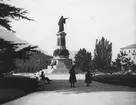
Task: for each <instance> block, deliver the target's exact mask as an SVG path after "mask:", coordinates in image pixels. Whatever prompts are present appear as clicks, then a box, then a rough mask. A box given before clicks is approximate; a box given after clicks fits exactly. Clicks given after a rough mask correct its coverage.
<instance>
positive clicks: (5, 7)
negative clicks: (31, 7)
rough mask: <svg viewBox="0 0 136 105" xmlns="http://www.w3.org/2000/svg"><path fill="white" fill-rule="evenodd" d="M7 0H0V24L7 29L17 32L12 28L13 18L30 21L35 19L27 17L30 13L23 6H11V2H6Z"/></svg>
mask: <svg viewBox="0 0 136 105" xmlns="http://www.w3.org/2000/svg"><path fill="white" fill-rule="evenodd" d="M4 1H5V0H0V25H1V26H3V27H5V28H6V29H7V30H9V31H12V32H15V31H14V30H12V26H11V25H10V22H11V20H12V19H14V20H20V19H26V20H29V21H33V20H32V19H30V18H28V17H26V16H25V15H26V14H27V13H28V12H27V11H26V10H24V9H23V8H18V7H15V6H11V5H10V4H5V3H4Z"/></svg>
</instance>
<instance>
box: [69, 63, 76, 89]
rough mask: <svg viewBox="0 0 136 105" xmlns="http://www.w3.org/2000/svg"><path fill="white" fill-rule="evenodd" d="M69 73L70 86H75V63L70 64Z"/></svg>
mask: <svg viewBox="0 0 136 105" xmlns="http://www.w3.org/2000/svg"><path fill="white" fill-rule="evenodd" d="M69 73H70V77H69V82H70V86H71V88H72V87H75V83H76V82H77V80H76V75H75V65H73V66H72V68H71V69H70V71H69Z"/></svg>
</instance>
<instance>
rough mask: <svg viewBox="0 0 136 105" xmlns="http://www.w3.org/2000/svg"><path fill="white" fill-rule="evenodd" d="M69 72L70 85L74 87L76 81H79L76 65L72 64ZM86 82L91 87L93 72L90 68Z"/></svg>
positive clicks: (86, 75)
mask: <svg viewBox="0 0 136 105" xmlns="http://www.w3.org/2000/svg"><path fill="white" fill-rule="evenodd" d="M69 74H70V77H69V82H70V86H71V88H73V87H74V88H75V83H76V82H77V79H76V73H75V65H73V66H72V68H71V69H70V71H69ZM85 83H86V86H87V87H89V86H90V83H92V74H91V73H90V71H89V70H88V71H87V73H86V74H85Z"/></svg>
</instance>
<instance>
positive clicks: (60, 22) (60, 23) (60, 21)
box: [58, 16, 68, 32]
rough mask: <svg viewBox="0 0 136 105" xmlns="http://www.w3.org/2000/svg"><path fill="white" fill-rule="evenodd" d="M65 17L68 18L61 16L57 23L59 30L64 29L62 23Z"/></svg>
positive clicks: (64, 21)
mask: <svg viewBox="0 0 136 105" xmlns="http://www.w3.org/2000/svg"><path fill="white" fill-rule="evenodd" d="M66 19H68V18H63V16H61V18H60V20H59V22H58V25H59V32H62V31H64V24H65V23H66Z"/></svg>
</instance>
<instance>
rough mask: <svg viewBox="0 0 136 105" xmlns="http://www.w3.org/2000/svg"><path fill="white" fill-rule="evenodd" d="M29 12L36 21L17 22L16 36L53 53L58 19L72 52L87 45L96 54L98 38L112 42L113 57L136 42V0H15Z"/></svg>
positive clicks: (12, 0) (15, 24)
mask: <svg viewBox="0 0 136 105" xmlns="http://www.w3.org/2000/svg"><path fill="white" fill-rule="evenodd" d="M10 2H11V4H12V5H15V6H18V7H22V8H24V9H26V10H27V11H28V14H27V15H26V16H28V17H29V18H32V19H34V20H35V21H34V22H32V21H31V22H30V21H26V20H21V21H13V22H12V26H13V28H14V30H16V36H17V37H19V38H21V39H23V40H26V41H28V42H29V43H32V44H36V45H38V46H39V47H40V48H42V49H43V50H45V51H46V52H48V53H49V54H53V51H54V50H55V49H56V48H57V45H56V43H57V36H56V34H57V32H58V28H59V27H58V21H59V19H60V17H61V15H63V16H64V17H68V18H69V19H67V21H66V24H65V26H64V28H65V32H66V33H67V35H66V47H67V49H68V50H70V51H78V50H79V49H80V48H86V50H87V51H91V52H92V53H93V51H94V48H95V42H96V39H101V38H102V37H104V38H106V39H107V40H109V41H110V42H112V44H113V45H112V47H113V49H112V52H113V59H115V58H116V56H117V54H118V53H119V51H120V48H121V47H125V46H127V45H130V44H134V43H136V21H135V19H136V15H135V13H136V11H135V9H136V8H135V4H136V3H135V0H11V1H10Z"/></svg>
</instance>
